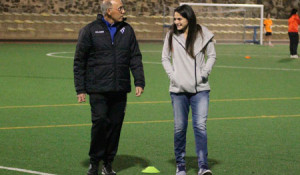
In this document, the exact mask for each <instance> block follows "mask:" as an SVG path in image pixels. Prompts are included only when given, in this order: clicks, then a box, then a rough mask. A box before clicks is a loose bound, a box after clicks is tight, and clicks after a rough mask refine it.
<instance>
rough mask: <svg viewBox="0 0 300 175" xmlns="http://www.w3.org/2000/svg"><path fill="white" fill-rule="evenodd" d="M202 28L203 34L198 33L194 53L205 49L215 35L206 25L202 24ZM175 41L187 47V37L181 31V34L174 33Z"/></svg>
mask: <svg viewBox="0 0 300 175" xmlns="http://www.w3.org/2000/svg"><path fill="white" fill-rule="evenodd" d="M201 28H202V36H201V35H200V33H199V34H198V35H197V39H196V40H195V43H194V54H195V55H197V54H198V53H199V52H201V51H202V50H203V48H204V47H205V46H206V45H207V44H208V42H209V41H210V40H211V39H212V38H213V37H214V34H213V33H212V32H211V31H209V30H208V29H207V28H206V27H204V26H201ZM173 38H174V39H175V41H176V42H177V43H178V44H180V45H181V46H182V47H183V48H184V49H185V42H186V40H185V38H184V34H183V33H181V34H179V35H175V34H174V35H173Z"/></svg>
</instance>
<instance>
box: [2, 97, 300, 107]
mask: <svg viewBox="0 0 300 175" xmlns="http://www.w3.org/2000/svg"><path fill="white" fill-rule="evenodd" d="M275 100H300V97H278V98H245V99H243V98H239V99H213V100H210V102H235V101H275ZM164 103H171V101H144V102H128V103H127V104H164ZM87 105H89V104H88V103H81V104H54V105H26V106H0V109H18V108H45V107H68V106H87Z"/></svg>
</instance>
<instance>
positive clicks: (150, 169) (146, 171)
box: [142, 166, 160, 174]
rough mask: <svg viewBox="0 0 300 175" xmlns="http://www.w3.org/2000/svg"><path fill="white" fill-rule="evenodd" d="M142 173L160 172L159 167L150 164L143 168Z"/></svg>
mask: <svg viewBox="0 0 300 175" xmlns="http://www.w3.org/2000/svg"><path fill="white" fill-rule="evenodd" d="M142 173H149V174H150V173H153V174H155V173H160V171H159V170H158V169H156V168H155V167H154V166H148V167H147V168H145V169H143V171H142Z"/></svg>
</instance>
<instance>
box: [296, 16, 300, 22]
mask: <svg viewBox="0 0 300 175" xmlns="http://www.w3.org/2000/svg"><path fill="white" fill-rule="evenodd" d="M295 19H296V21H297V23H298V24H300V19H299V16H298V15H297V16H296V17H295Z"/></svg>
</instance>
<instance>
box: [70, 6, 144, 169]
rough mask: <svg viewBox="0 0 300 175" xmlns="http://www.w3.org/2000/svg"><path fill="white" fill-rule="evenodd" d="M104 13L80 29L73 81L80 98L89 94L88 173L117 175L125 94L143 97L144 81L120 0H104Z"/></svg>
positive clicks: (137, 51)
mask: <svg viewBox="0 0 300 175" xmlns="http://www.w3.org/2000/svg"><path fill="white" fill-rule="evenodd" d="M101 9H102V12H103V15H101V14H98V16H97V19H96V20H95V21H93V22H91V23H90V24H88V25H86V26H85V27H84V28H82V29H81V30H80V33H79V37H78V43H77V47H76V52H75V58H74V82H75V89H76V92H77V99H78V102H79V103H81V102H85V98H86V94H89V97H90V106H91V113H92V129H91V144H90V151H89V156H90V167H89V170H88V173H87V174H88V175H98V169H99V168H98V167H99V162H100V161H103V168H102V174H106V175H115V174H116V172H114V171H113V169H112V162H113V160H114V157H115V155H116V153H117V149H118V144H119V138H120V132H121V127H122V124H123V119H124V115H125V108H126V102H127V93H129V92H130V91H131V83H130V71H131V72H132V75H133V77H134V84H135V95H136V96H138V97H139V96H141V94H142V93H143V91H144V86H145V80H144V70H143V64H142V55H141V53H140V50H139V46H138V43H137V41H136V37H135V34H134V31H133V29H132V27H131V26H130V25H129V24H127V23H126V22H124V14H125V9H124V6H123V3H122V1H121V0H104V1H103V3H102V6H101Z"/></svg>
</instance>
